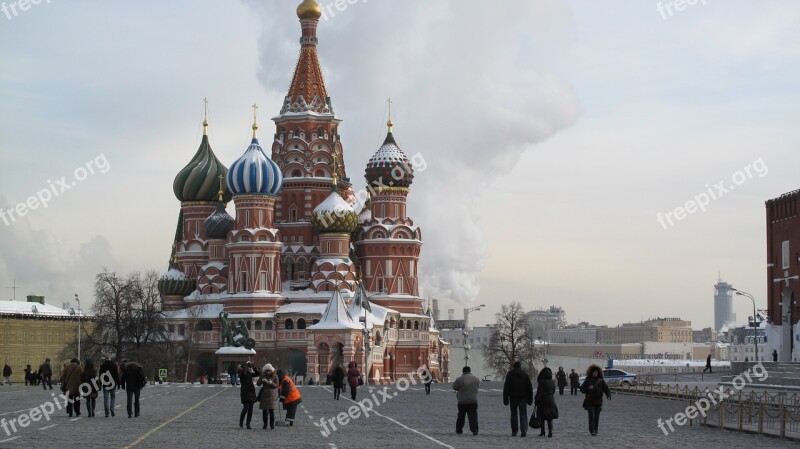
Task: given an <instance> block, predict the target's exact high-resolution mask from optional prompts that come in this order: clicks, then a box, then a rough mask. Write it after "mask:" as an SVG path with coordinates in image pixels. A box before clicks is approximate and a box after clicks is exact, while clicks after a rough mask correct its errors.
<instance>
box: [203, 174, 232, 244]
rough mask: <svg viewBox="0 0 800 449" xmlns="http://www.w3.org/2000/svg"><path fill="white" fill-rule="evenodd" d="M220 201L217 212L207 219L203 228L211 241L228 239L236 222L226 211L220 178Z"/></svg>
mask: <svg viewBox="0 0 800 449" xmlns="http://www.w3.org/2000/svg"><path fill="white" fill-rule="evenodd" d="M219 181H220V187H219V188H220V190H219V201H218V202H217V210H215V211H214V213H212V214H211V215H209V216H208V218H206V221H205V222H204V223H203V227H204V228H205V230H206V237H207V238H209V239H224V238H227V237H228V232H230V231H231V229H233V226H234V224H235V223H236V220H234V219H233V217H231V216H230V215H228V211H226V210H225V203H224V202H223V199H222V185H223V182H222V179H221V178H220V180H219Z"/></svg>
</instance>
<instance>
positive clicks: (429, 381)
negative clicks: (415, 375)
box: [422, 365, 433, 396]
mask: <svg viewBox="0 0 800 449" xmlns="http://www.w3.org/2000/svg"><path fill="white" fill-rule="evenodd" d="M422 380H423V381H424V382H425V394H426V395H428V396H430V394H431V384H432V383H433V374H432V373H431V370H430V369H429V368H428V366H427V365H426V366H425V372H424V373H423V379H422Z"/></svg>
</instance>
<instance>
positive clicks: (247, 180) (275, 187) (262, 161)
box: [227, 137, 283, 195]
mask: <svg viewBox="0 0 800 449" xmlns="http://www.w3.org/2000/svg"><path fill="white" fill-rule="evenodd" d="M227 182H228V190H230V191H231V193H233V194H234V195H275V194H277V193H278V192H280V191H281V187H282V186H283V174H282V173H281V170H280V168H279V167H278V164H276V163H275V162H274V161H273V160H272V159H270V158H269V156H267V154H266V153H265V152H264V149H263V148H261V145H259V144H258V139H256V138H255V137H254V138H253V141H252V142H250V146H249V147H247V151H245V152H244V154H243V155H242V157H240V158H239V159H237V160H236V162H234V163H233V164H231V167H230V169H228V176H227Z"/></svg>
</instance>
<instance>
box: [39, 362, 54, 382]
mask: <svg viewBox="0 0 800 449" xmlns="http://www.w3.org/2000/svg"><path fill="white" fill-rule="evenodd" d="M39 374H40V375H41V378H42V388H44V389H45V390H47V387H48V386H49V387H50V389H51V390H52V389H53V367H52V366H50V358H49V357H48V358H46V359H44V363H42V366H40V367H39Z"/></svg>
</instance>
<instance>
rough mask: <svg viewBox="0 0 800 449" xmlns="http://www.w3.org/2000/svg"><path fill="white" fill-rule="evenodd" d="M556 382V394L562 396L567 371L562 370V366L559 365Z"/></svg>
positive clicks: (565, 384)
mask: <svg viewBox="0 0 800 449" xmlns="http://www.w3.org/2000/svg"><path fill="white" fill-rule="evenodd" d="M556 382H557V383H558V394H559V396H564V387H566V386H567V373H565V372H564V367H563V366H559V367H558V372H557V373H556Z"/></svg>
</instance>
